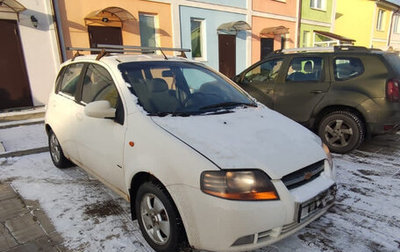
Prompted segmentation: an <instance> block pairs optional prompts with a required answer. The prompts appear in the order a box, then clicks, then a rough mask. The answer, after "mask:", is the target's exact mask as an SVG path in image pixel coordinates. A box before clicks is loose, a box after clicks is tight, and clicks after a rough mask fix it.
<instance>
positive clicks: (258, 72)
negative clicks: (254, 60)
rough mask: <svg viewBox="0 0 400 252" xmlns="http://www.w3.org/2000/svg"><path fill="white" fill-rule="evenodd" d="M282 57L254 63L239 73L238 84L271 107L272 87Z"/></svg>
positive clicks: (277, 74)
mask: <svg viewBox="0 0 400 252" xmlns="http://www.w3.org/2000/svg"><path fill="white" fill-rule="evenodd" d="M282 64H283V59H281V58H277V59H268V60H266V61H262V62H260V63H259V64H256V65H255V66H254V67H252V68H250V69H248V70H246V71H245V72H244V73H243V74H242V75H241V80H240V81H239V85H240V86H241V87H242V88H243V89H244V90H246V91H247V92H248V93H249V94H250V95H251V96H253V97H254V98H256V99H257V100H258V101H259V102H261V103H263V104H265V105H266V106H268V107H270V108H272V107H273V103H274V102H273V97H274V87H275V83H276V80H277V79H278V76H279V73H280V69H281V67H282Z"/></svg>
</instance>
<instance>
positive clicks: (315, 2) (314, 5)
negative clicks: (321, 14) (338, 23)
mask: <svg viewBox="0 0 400 252" xmlns="http://www.w3.org/2000/svg"><path fill="white" fill-rule="evenodd" d="M318 2H319V3H320V4H321V7H318ZM310 8H311V9H314V10H319V11H326V0H310Z"/></svg>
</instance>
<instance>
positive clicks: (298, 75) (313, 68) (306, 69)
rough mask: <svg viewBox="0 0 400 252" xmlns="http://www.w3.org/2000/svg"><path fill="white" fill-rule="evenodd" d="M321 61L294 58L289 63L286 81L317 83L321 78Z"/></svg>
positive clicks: (319, 59) (314, 58) (318, 59)
mask: <svg viewBox="0 0 400 252" xmlns="http://www.w3.org/2000/svg"><path fill="white" fill-rule="evenodd" d="M322 67H323V60H322V58H319V57H302V58H294V59H293V60H292V62H291V63H290V66H289V69H288V73H287V76H286V80H288V81H298V82H303V81H319V80H321V76H322Z"/></svg>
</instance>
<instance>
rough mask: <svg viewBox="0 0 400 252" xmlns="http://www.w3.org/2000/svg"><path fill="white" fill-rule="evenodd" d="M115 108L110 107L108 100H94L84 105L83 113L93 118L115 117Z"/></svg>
mask: <svg viewBox="0 0 400 252" xmlns="http://www.w3.org/2000/svg"><path fill="white" fill-rule="evenodd" d="M115 112H116V109H115V108H112V107H111V104H110V102H109V101H94V102H91V103H89V104H87V105H86V107H85V115H87V116H89V117H94V118H107V119H113V118H115Z"/></svg>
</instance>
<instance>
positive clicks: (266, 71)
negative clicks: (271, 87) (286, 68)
mask: <svg viewBox="0 0 400 252" xmlns="http://www.w3.org/2000/svg"><path fill="white" fill-rule="evenodd" d="M282 62H283V60H282V59H273V60H268V61H266V62H264V63H261V64H260V65H258V66H256V67H255V68H253V69H251V70H250V71H249V72H247V73H246V75H245V76H244V79H243V81H244V82H245V83H251V82H253V81H257V82H260V81H273V80H275V79H276V78H277V77H278V73H279V70H280V69H281V66H282Z"/></svg>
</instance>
